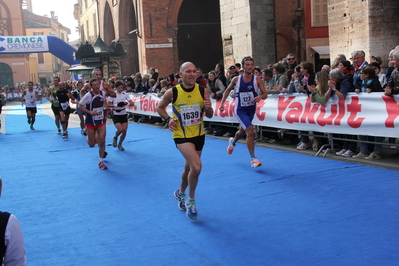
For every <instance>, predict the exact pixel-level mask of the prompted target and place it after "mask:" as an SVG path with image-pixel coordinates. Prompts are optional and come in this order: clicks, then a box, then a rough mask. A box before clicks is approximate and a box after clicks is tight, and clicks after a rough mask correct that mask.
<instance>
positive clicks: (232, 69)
mask: <svg viewBox="0 0 399 266" xmlns="http://www.w3.org/2000/svg"><path fill="white" fill-rule="evenodd" d="M228 70H229V77H228V78H227V80H226V85H227V86H229V84H230V82H231V80H232V79H233V78H234V77H236V76H238V72H237V67H236V65H235V64H231V65H229V68H228Z"/></svg>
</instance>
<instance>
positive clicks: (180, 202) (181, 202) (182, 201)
mask: <svg viewBox="0 0 399 266" xmlns="http://www.w3.org/2000/svg"><path fill="white" fill-rule="evenodd" d="M173 195H174V196H175V199H176V200H177V201H178V203H177V207H178V208H179V209H180V210H182V211H185V210H186V200H185V197H186V194H181V195H179V190H176V191H175V192H174V193H173Z"/></svg>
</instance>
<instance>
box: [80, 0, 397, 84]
mask: <svg viewBox="0 0 399 266" xmlns="http://www.w3.org/2000/svg"><path fill="white" fill-rule="evenodd" d="M82 1H86V0H79V3H80V4H82ZM398 5H399V1H397V0H379V1H377V0H369V1H351V0H329V1H327V0H285V1H274V0H252V1H248V0H234V1H233V0H217V1H215V0H202V1H197V0H163V1H155V0H154V1H143V0H99V1H98V2H97V9H98V11H97V12H98V23H97V24H98V27H99V29H98V34H99V35H100V37H101V38H102V39H103V40H104V42H105V43H106V44H107V45H109V44H110V43H111V41H113V40H119V41H120V42H121V44H122V45H123V47H124V49H125V50H126V51H127V58H126V59H125V60H123V61H122V74H123V75H131V74H133V73H135V72H138V71H140V72H143V73H148V71H149V68H150V67H155V68H157V70H158V72H159V73H160V75H161V76H166V75H168V74H170V73H174V72H176V71H177V70H178V66H179V65H180V64H181V63H182V62H184V61H192V62H194V63H195V64H196V65H197V66H198V67H201V68H202V69H205V70H207V71H209V70H211V69H213V68H214V66H215V65H216V63H223V64H225V65H227V64H230V63H233V62H239V61H240V60H241V59H242V58H243V57H244V56H253V57H254V58H255V60H256V64H257V65H259V66H261V67H266V66H267V65H268V64H271V63H274V62H277V61H279V60H281V59H282V58H284V57H285V56H286V55H287V54H288V53H293V54H295V55H296V57H297V61H298V62H300V61H308V62H312V63H313V64H315V66H316V70H318V68H319V67H321V65H322V64H329V62H330V54H331V55H332V56H331V57H335V55H336V54H338V53H344V54H346V55H347V57H348V58H349V57H350V56H349V55H350V52H351V51H352V50H354V49H363V50H365V51H366V53H367V54H369V55H370V54H371V53H372V54H373V55H376V56H381V57H383V59H386V54H387V52H388V51H389V50H390V49H392V48H393V47H394V46H395V45H396V44H398V43H399V41H398V39H397V38H398V37H396V36H398V35H397V34H395V33H396V28H395V26H394V25H395V24H396V23H397V21H398V19H397V18H396V17H395V16H394V14H395V12H398ZM81 26H82V25H81ZM392 36H394V37H392ZM82 41H85V40H82Z"/></svg>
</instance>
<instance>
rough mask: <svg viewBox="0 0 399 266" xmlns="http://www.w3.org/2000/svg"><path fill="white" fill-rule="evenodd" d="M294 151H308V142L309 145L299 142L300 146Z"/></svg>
mask: <svg viewBox="0 0 399 266" xmlns="http://www.w3.org/2000/svg"><path fill="white" fill-rule="evenodd" d="M296 149H297V150H308V149H310V142H309V143H304V142H301V144H299V145H298V146H297V147H296Z"/></svg>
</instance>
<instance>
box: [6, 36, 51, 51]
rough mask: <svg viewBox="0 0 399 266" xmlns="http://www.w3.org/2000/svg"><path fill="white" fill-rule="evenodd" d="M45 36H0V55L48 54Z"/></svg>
mask: <svg viewBox="0 0 399 266" xmlns="http://www.w3.org/2000/svg"><path fill="white" fill-rule="evenodd" d="M48 51H49V48H48V41H47V36H45V35H35V36H8V37H6V36H0V53H37V52H48Z"/></svg>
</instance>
